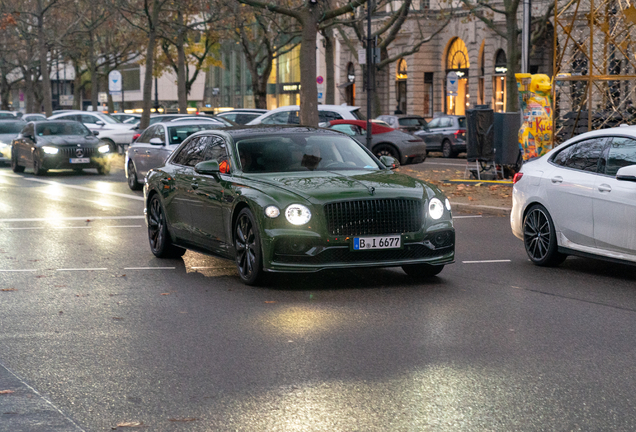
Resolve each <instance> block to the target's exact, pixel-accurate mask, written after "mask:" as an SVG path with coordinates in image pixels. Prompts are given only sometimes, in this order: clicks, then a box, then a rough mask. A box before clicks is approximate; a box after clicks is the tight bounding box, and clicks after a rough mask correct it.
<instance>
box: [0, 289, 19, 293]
mask: <svg viewBox="0 0 636 432" xmlns="http://www.w3.org/2000/svg"><path fill="white" fill-rule="evenodd" d="M0 291H4V292H6V291H17V289H15V288H2V289H0Z"/></svg>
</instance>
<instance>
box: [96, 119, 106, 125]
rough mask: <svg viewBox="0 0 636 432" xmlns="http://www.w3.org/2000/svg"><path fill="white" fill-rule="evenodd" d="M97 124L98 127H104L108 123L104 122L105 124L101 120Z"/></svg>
mask: <svg viewBox="0 0 636 432" xmlns="http://www.w3.org/2000/svg"><path fill="white" fill-rule="evenodd" d="M95 124H96V125H97V126H104V125H105V124H106V123H104V122H103V121H101V120H97V121H96V122H95Z"/></svg>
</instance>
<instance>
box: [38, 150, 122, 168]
mask: <svg viewBox="0 0 636 432" xmlns="http://www.w3.org/2000/svg"><path fill="white" fill-rule="evenodd" d="M73 159H76V158H73ZM85 159H88V160H89V162H83V163H71V158H69V157H67V156H63V155H50V154H44V155H42V156H41V160H42V168H44V169H47V170H51V169H83V168H99V167H102V166H105V165H110V155H109V154H108V153H105V154H104V155H101V156H91V157H89V158H85Z"/></svg>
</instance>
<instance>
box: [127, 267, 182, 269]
mask: <svg viewBox="0 0 636 432" xmlns="http://www.w3.org/2000/svg"><path fill="white" fill-rule="evenodd" d="M175 268H176V267H124V270H174V269H175Z"/></svg>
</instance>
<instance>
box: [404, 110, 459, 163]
mask: <svg viewBox="0 0 636 432" xmlns="http://www.w3.org/2000/svg"><path fill="white" fill-rule="evenodd" d="M414 134H415V135H416V136H419V137H421V138H422V139H424V141H426V146H427V148H428V151H441V152H442V155H443V156H444V157H445V158H450V157H456V156H457V155H458V154H459V153H462V152H465V151H466V117H465V116H456V115H444V116H441V117H435V118H434V119H433V120H431V121H430V122H428V125H427V126H426V127H425V128H424V130H421V131H417V132H414Z"/></svg>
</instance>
